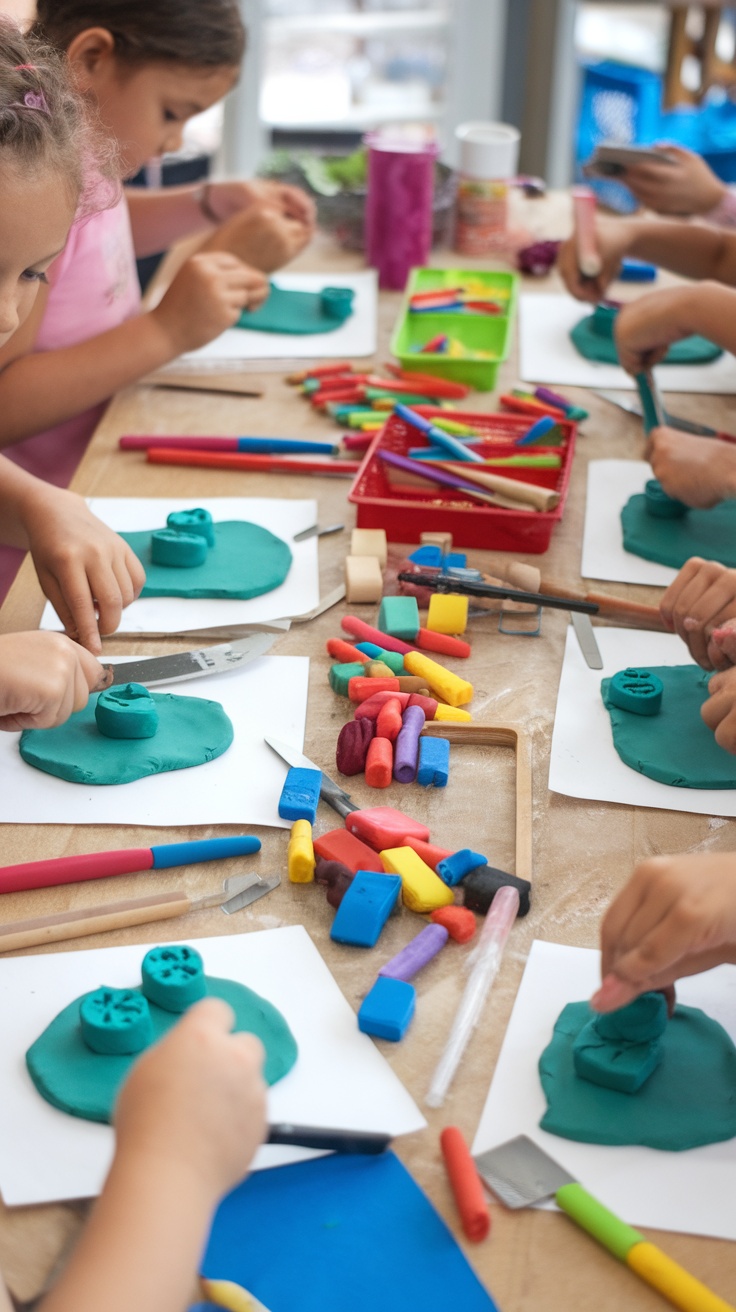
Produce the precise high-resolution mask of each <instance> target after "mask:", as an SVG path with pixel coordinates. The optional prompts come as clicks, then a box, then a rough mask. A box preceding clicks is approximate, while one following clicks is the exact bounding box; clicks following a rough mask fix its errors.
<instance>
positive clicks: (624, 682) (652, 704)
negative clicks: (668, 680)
mask: <svg viewBox="0 0 736 1312" xmlns="http://www.w3.org/2000/svg"><path fill="white" fill-rule="evenodd" d="M663 691H664V685H663V683H662V680H661V679H658V678H657V675H656V674H651V673H650V671H649V670H639V669H632V668H629V669H626V670H619V671H618V673H617V674H614V676H613V678H612V679H610V680H609V683H608V700H609V701H610V702H611V704H612V705H613V706H617V707H618V708H619V710H621V711H631V712H632V713H633V714H634V715H658V714H659V712H660V709H661V706H662V693H663Z"/></svg>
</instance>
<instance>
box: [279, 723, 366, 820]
mask: <svg viewBox="0 0 736 1312" xmlns="http://www.w3.org/2000/svg"><path fill="white" fill-rule="evenodd" d="M263 741H264V743H268V746H269V747H270V748H271V751H272V752H275V753H276V755H277V756H280V757H281V760H282V761H286V764H287V765H290V766H294V767H295V768H296V769H298V770H319V771H320V773H321V775H322V783H321V786H320V790H319V792H320V797H322V798H323V799H324V801H325V802H327V805H328V806H331V807H333V809H334V810H335V811H337V813H338V815H341V816H343V818H344V817H345V816H346V815H349V814H350V812H351V811H356V810H357V809H358V808H357V807H356V806H354V805H353V803H352V802H351V800H350V793H346V792H345V789H344V788H341V787H340V785H339V784H337V783H335V780H334V779H331V778H330V776H329V775H328V774H325V772H324V770H322V768H321V766H319V765H315V763H314V761H310V759H309V757H308V756H305V755H304V753H303V752H300V751H299V750H298V749H297V748H296V747H290V746H289V744H288V743H281V742H279V740H278V739H277V738H264V740H263Z"/></svg>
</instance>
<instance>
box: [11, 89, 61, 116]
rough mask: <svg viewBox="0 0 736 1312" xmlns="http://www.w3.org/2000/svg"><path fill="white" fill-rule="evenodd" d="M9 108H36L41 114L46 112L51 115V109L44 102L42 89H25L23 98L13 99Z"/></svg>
mask: <svg viewBox="0 0 736 1312" xmlns="http://www.w3.org/2000/svg"><path fill="white" fill-rule="evenodd" d="M9 109H37V110H39V111H40V113H42V114H48V116H49V118H50V117H51V110H50V109H49V107H48V105H47V103H46V97H45V95H44V94H43V91H26V94H25V95H24V97H23V100H22V101H20V100H13V101H11V103H10V105H9Z"/></svg>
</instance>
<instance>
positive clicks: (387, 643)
mask: <svg viewBox="0 0 736 1312" xmlns="http://www.w3.org/2000/svg"><path fill="white" fill-rule="evenodd" d="M340 623H341V624H342V627H343V628H344V630H345V632H346V633H350V634H352V636H353V637H354V638H358V639H359V641H360V642H374V643H375V644H376V646H377V647H383V650H384V651H398V652H400V653H401V655H402V656H405V655H406V653H407V652H408V651H414V650H415V648H414V647H410V646H409V643H408V642H402V641H401V638H392V637H391V634H390V633H381V630H380V629H374V628H373V625H372V624H366V622H365V620H361V619H358V617H357V615H343V617H342V619H341V620H340Z"/></svg>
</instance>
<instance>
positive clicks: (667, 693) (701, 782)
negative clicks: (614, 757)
mask: <svg viewBox="0 0 736 1312" xmlns="http://www.w3.org/2000/svg"><path fill="white" fill-rule="evenodd" d="M647 670H648V672H649V673H650V674H653V675H654V676H655V677H657V678H658V679H660V680H661V681H662V684H663V688H664V692H663V696H662V709H661V711H660V712H659V715H654V716H642V715H633V714H632V713H631V712H630V711H622V710H621V709H620V708H619V707H618V706H614V705H613V703H612V702H611V699H610V697H609V684H610V682H611V680H610V679H603V680H602V682H601V695H602V697H603V702H604V704H605V706H606V709H607V710H608V714H609V715H610V717H611V729H612V731H613V745H614V747H615V748H616V751H617V752H618V754H619V756H620V757H621V760H622V761H623V762H624V764H625V765H630V766H631V768H632V770H638V771H639V774H645V775H647V777H648V778H649V779H656V780H657V781H658V782H659V783H661V784H672V785H673V786H674V787H675V788H736V756H732V755H731V753H730V752H727V751H725V749H724V748H723V747H719V746H718V743H717V742H716V740H715V738H714V736H713V731H712V730H711V729H709V728H708V726H707V725H706V724H705V723H704V721H703V720H702V718H701V715H700V708H701V706H702V705H703V702H704V701H706V700H707V697H708V680H709V679H710V677H711V676H710V675H709V674H707V673H706V672H705V670H701V669H700V667H699V666H698V665H654V666H651V665H648V666H647Z"/></svg>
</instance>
